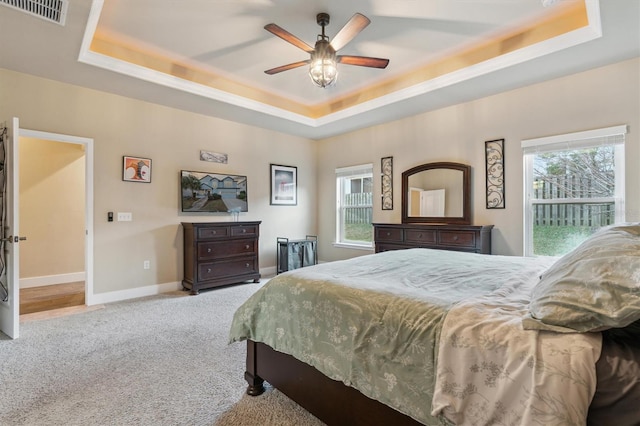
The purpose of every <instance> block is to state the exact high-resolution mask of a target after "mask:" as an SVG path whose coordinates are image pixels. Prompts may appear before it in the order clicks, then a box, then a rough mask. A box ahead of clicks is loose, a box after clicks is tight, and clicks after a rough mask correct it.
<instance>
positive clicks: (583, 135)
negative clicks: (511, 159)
mask: <svg viewBox="0 0 640 426" xmlns="http://www.w3.org/2000/svg"><path fill="white" fill-rule="evenodd" d="M625 134H627V125H626V124H623V125H620V126H612V127H605V128H603V129H595V130H585V131H583V132H574V133H565V134H562V135H553V136H546V137H542V138H535V139H524V140H523V141H522V142H521V143H520V146H521V147H522V148H531V147H534V146H544V145H553V144H556V143H565V142H570V141H576V140H586V139H595V138H604V137H607V136H615V135H625Z"/></svg>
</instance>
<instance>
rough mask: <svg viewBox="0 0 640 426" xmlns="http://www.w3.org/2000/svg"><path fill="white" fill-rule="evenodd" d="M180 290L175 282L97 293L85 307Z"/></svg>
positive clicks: (271, 271) (269, 271)
mask: <svg viewBox="0 0 640 426" xmlns="http://www.w3.org/2000/svg"><path fill="white" fill-rule="evenodd" d="M275 273H276V267H275V266H272V267H268V268H262V269H260V276H262V277H270V276H273V275H275ZM180 289H182V282H180V281H176V282H171V283H164V284H154V285H148V286H146V287H137V288H132V289H129V290H119V291H110V292H108V293H97V294H93V295H92V296H90V297H89V298H88V300H87V302H86V304H87V306H91V305H100V304H103V303H112V302H121V301H123V300H129V299H135V298H137V297H145V296H154V295H156V294H161V293H168V292H170V291H176V290H180Z"/></svg>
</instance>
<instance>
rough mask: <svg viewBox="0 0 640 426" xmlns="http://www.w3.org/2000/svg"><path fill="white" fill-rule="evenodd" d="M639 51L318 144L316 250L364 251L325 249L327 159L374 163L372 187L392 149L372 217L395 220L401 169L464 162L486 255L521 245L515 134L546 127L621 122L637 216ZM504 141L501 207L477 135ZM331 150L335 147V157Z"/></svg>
mask: <svg viewBox="0 0 640 426" xmlns="http://www.w3.org/2000/svg"><path fill="white" fill-rule="evenodd" d="M639 120H640V59H633V60H629V61H624V62H621V63H618V64H614V65H611V66H607V67H603V68H598V69H594V70H591V71H587V72H583V73H580V74H576V75H572V76H569V77H564V78H559V79H556V80H552V81H548V82H545V83H540V84H536V85H532V86H529V87H524V88H521V89H517V90H512V91H509V92H506V93H502V94H498V95H495V96H490V97H486V98H483V99H479V100H476V101H473V102H467V103H463V104H459V105H455V106H452V107H449V108H443V109H440V110H437V111H433V112H429V113H424V114H420V115H416V116H413V117H409V118H406V119H402V120H398V121H394V122H392V123H389V124H384V125H380V126H375V127H370V128H367V129H364V130H359V131H355V132H351V133H348V134H344V135H340V136H337V137H333V138H330V139H326V140H323V141H321V142H319V143H318V159H317V161H318V164H319V165H322V167H319V168H318V190H319V194H318V196H319V203H318V205H319V206H327V207H326V209H327V212H324V211H321V212H319V214H318V230H319V245H320V248H319V252H320V253H321V256H322V259H323V260H336V259H342V258H347V257H352V256H357V255H360V254H364V253H366V252H362V251H355V250H348V249H343V248H334V247H333V246H332V244H331V242H332V241H333V240H334V238H335V237H334V235H335V224H334V216H333V215H332V211H331V207H330V206H333V204H334V203H335V197H336V195H335V184H334V182H335V174H334V170H335V168H336V167H344V166H351V165H356V164H364V163H373V164H374V191H375V193H376V194H379V193H380V179H379V176H380V159H381V157H386V156H393V187H394V188H393V189H394V202H393V206H394V209H393V210H391V211H383V210H381V207H380V198H379V197H374V200H375V201H374V213H373V218H374V222H382V223H385V222H390V223H400V221H401V206H400V202H401V194H400V183H401V182H400V180H401V174H402V171H403V170H406V169H409V168H411V167H414V166H416V165H418V164H421V163H425V162H432V161H453V162H460V163H466V164H470V165H471V166H472V176H471V177H472V198H473V204H472V206H473V209H472V211H473V223H474V224H479V225H484V224H494V225H495V228H494V231H493V234H492V239H493V240H492V243H493V244H492V246H493V253H494V254H505V255H521V254H522V253H523V219H522V218H523V198H522V187H523V173H522V150H521V148H520V142H521V140H523V139H531V138H537V137H542V136H549V135H555V134H563V133H570V132H576V131H582V130H589V129H595V128H601V127H608V126H614V125H619V124H628V125H629V133H628V134H627V136H626V141H627V142H626V148H625V155H626V182H627V185H626V218H627V220H630V221H640V190H639V189H638V182H640V167H638V164H640V136H639V135H640V132H639V129H640V122H639ZM502 138H504V139H505V189H506V208H505V209H504V210H487V209H486V208H485V198H484V196H483V194H484V191H485V178H484V173H485V166H484V141H488V140H494V139H502ZM337 152H339V153H340V155H336V153H337Z"/></svg>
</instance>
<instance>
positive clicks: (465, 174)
mask: <svg viewBox="0 0 640 426" xmlns="http://www.w3.org/2000/svg"><path fill="white" fill-rule="evenodd" d="M435 169H450V170H459V171H461V172H462V185H463V188H462V216H460V217H448V216H445V217H427V216H409V195H408V194H409V177H411V176H412V175H414V174H416V173H420V172H424V171H426V170H435ZM402 223H430V224H434V223H441V224H447V225H471V166H468V165H466V164H460V163H447V162H441V163H426V164H421V165H419V166H416V167H413V168H411V169H409V170H406V171H404V172H403V173H402Z"/></svg>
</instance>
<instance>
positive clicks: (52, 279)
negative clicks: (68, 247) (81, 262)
mask: <svg viewBox="0 0 640 426" xmlns="http://www.w3.org/2000/svg"><path fill="white" fill-rule="evenodd" d="M84 277H85V272H84V271H82V272H71V273H68V274H58V275H42V276H39V277H29V278H20V288H31V287H43V286H47V285H57V284H67V283H75V282H78V281H84Z"/></svg>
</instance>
